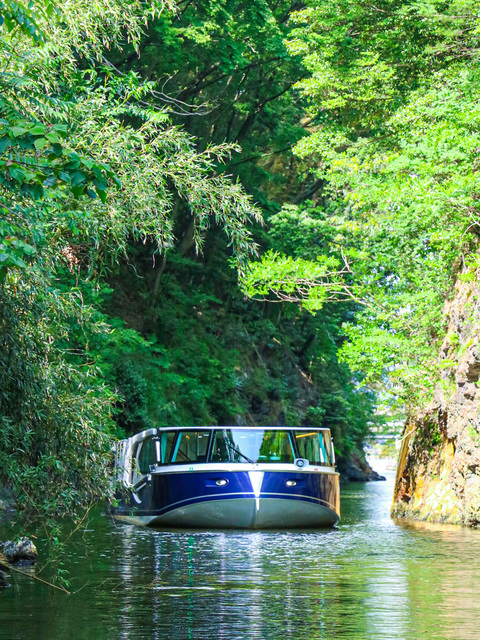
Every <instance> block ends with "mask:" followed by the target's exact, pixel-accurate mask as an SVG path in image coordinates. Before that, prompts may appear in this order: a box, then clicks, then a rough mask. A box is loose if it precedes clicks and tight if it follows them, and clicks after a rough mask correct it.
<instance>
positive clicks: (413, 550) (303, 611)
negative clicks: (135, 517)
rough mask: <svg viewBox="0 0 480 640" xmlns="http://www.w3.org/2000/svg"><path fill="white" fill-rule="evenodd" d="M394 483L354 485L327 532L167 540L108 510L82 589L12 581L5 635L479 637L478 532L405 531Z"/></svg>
mask: <svg viewBox="0 0 480 640" xmlns="http://www.w3.org/2000/svg"><path fill="white" fill-rule="evenodd" d="M392 483H393V478H392V477H391V475H390V477H389V479H388V481H387V482H377V483H369V484H365V485H362V484H352V485H349V486H348V487H344V488H343V491H342V521H341V524H340V525H339V526H338V528H336V529H334V530H332V531H324V532H322V531H320V532H318V531H299V532H238V531H232V532H215V531H207V532H202V531H174V532H173V531H169V532H162V531H153V530H149V529H142V528H139V527H135V526H131V525H123V524H120V525H119V524H115V523H114V522H112V521H111V520H109V519H108V518H107V517H105V516H103V515H101V514H100V513H98V515H97V516H95V517H94V519H93V520H92V521H91V522H90V524H89V527H88V530H87V531H85V532H84V533H83V535H82V537H81V538H80V539H79V540H77V543H76V544H75V545H72V547H71V549H70V550H69V562H70V566H69V569H70V571H71V578H72V590H73V591H75V590H76V589H78V591H77V592H76V593H73V594H72V595H71V596H65V595H63V594H61V593H59V592H55V591H52V590H50V589H49V588H47V587H44V586H42V585H40V584H38V583H35V582H34V581H32V580H29V579H27V578H18V577H16V578H15V580H14V581H13V582H14V584H13V585H12V587H10V588H9V589H6V590H4V591H3V592H2V593H0V638H1V640H34V639H35V640H65V639H66V638H68V639H69V640H83V639H85V640H87V639H88V640H92V639H95V640H113V639H115V640H117V639H118V640H124V639H125V640H126V639H128V640H143V639H147V638H148V639H149V640H160V639H161V640H167V639H168V640H189V639H194V640H197V639H198V640H204V639H205V640H207V639H208V640H214V639H225V640H234V639H235V640H236V639H238V640H250V639H257V638H258V639H262V640H270V639H272V640H273V639H275V640H277V639H278V640H281V639H284V638H295V639H296V640H307V639H308V640H310V639H311V638H321V639H325V640H333V639H334V638H344V639H347V638H348V639H349V640H350V639H352V640H353V639H355V640H363V639H365V640H380V639H382V640H383V639H385V640H393V639H401V640H420V639H422V640H447V639H448V640H450V639H452V640H454V639H455V640H468V639H470V638H471V639H472V640H473V639H474V640H478V638H479V637H480V631H479V624H480V623H479V620H480V531H473V530H468V529H461V528H454V527H433V526H430V527H428V526H419V525H417V526H399V525H396V524H395V523H394V522H392V521H391V520H390V518H389V508H390V502H391V494H392ZM2 533H3V532H0V534H2ZM0 537H1V535H0Z"/></svg>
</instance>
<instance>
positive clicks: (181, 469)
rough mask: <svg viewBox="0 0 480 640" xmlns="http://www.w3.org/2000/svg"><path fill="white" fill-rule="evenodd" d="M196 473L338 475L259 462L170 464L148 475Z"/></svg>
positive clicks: (310, 467) (330, 469)
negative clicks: (251, 472) (245, 472)
mask: <svg viewBox="0 0 480 640" xmlns="http://www.w3.org/2000/svg"><path fill="white" fill-rule="evenodd" d="M197 471H203V472H213V473H222V472H225V473H229V472H230V473H234V472H242V471H271V472H281V473H313V474H321V473H323V474H330V475H334V476H338V475H340V474H339V473H338V471H335V468H334V467H327V466H321V465H313V464H312V465H308V467H297V466H296V465H295V464H293V463H292V464H288V463H285V464H278V463H270V464H268V463H265V462H259V463H257V464H255V463H254V464H250V463H248V462H236V463H234V464H227V463H223V462H209V463H201V464H190V465H189V464H170V465H164V466H163V465H162V466H159V467H155V469H154V470H153V471H150V475H152V476H154V475H162V474H167V473H185V474H187V475H189V474H191V473H195V472H197Z"/></svg>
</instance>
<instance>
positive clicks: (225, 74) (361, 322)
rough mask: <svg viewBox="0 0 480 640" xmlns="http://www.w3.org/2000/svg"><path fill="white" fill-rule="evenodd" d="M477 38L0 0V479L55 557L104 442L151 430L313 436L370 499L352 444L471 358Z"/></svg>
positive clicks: (160, 5) (420, 23)
mask: <svg viewBox="0 0 480 640" xmlns="http://www.w3.org/2000/svg"><path fill="white" fill-rule="evenodd" d="M479 34H480V18H479V17H478V16H477V14H476V13H475V12H474V10H473V8H472V6H471V5H469V4H468V3H467V2H464V1H463V0H457V1H456V2H447V3H442V4H441V5H440V4H439V3H436V2H434V3H433V4H431V5H428V7H427V6H425V5H424V4H422V3H420V2H416V1H415V0H409V1H408V2H400V3H398V2H395V3H394V2H392V0H383V1H382V2H381V3H380V4H379V5H378V6H377V5H375V6H373V5H370V4H368V3H365V2H362V1H359V2H356V3H354V4H353V5H352V3H351V2H347V1H346V0H345V1H343V0H342V1H341V2H336V3H331V2H325V3H323V4H322V5H318V3H313V2H309V1H307V2H305V3H304V5H302V8H301V9H300V10H298V7H297V5H296V4H295V3H291V2H287V1H283V0H281V1H280V2H270V0H267V1H266V2H264V1H263V0H262V2H260V1H258V2H257V1H256V0H254V1H252V2H249V3H247V4H245V3H242V2H240V1H239V0H225V2H221V3H213V4H212V3H203V2H198V3H184V2H178V3H176V4H175V3H173V2H164V1H161V0H159V1H157V0H152V1H151V2H148V3H144V2H140V1H137V0H133V1H131V2H129V3H128V4H127V3H125V2H124V0H105V2H102V3H101V5H91V4H89V3H87V2H85V0H74V2H72V3H69V4H67V5H61V4H60V3H57V2H56V0H45V2H40V3H36V4H34V5H31V4H29V3H27V2H25V1H24V0H18V1H17V0H1V1H0V58H1V62H2V68H3V69H4V71H3V72H2V75H1V77H0V85H1V86H0V94H1V96H0V210H1V214H2V215H1V218H0V340H1V344H2V348H1V350H0V485H3V486H5V487H7V488H8V490H9V491H11V492H12V494H14V495H16V496H17V509H18V514H19V516H20V517H21V518H23V519H24V521H25V522H37V523H43V524H42V526H43V527H44V530H45V531H46V532H48V533H47V534H46V535H47V537H50V539H51V540H52V541H53V540H59V539H60V538H61V534H60V529H61V527H62V525H61V523H60V521H59V514H62V516H63V517H65V518H71V519H72V521H73V522H75V521H78V519H79V518H81V517H82V514H84V513H85V511H87V510H88V508H89V507H90V505H91V504H93V503H95V502H96V501H98V500H100V499H104V498H106V499H109V498H111V497H112V495H113V492H114V488H113V485H112V483H111V478H110V475H111V473H110V472H111V464H112V460H111V450H112V442H113V440H115V439H117V438H122V437H125V436H129V435H131V434H132V433H135V432H138V431H140V430H143V429H147V428H150V427H152V426H156V425H158V426H163V425H168V424H176V425H178V424H195V425H202V424H245V425H252V426H254V425H262V424H264V425H284V424H298V425H312V426H324V427H328V428H329V429H330V430H331V432H332V435H333V439H334V442H335V447H336V453H337V460H338V464H339V469H340V471H343V472H344V475H345V474H348V473H349V469H350V477H351V478H353V477H354V476H355V475H357V476H358V477H360V475H361V473H363V474H364V475H365V476H366V477H368V476H370V478H372V477H373V475H372V473H371V470H369V469H368V468H367V467H365V461H364V457H363V454H362V453H361V452H362V451H363V444H364V442H365V441H366V439H367V437H368V435H369V434H370V433H372V432H375V433H376V434H379V433H382V432H391V431H392V428H397V430H398V423H399V418H398V416H400V415H404V414H405V412H406V413H407V415H408V420H412V419H414V416H415V415H418V414H419V412H420V413H421V412H422V410H423V409H424V408H425V407H426V406H429V403H431V401H432V398H434V395H435V394H436V393H437V392H436V390H438V389H439V388H440V387H442V389H444V392H445V394H446V396H445V397H447V396H448V393H449V391H448V389H449V388H451V387H452V386H453V383H454V378H455V358H456V357H457V355H458V357H459V358H460V359H461V354H460V353H458V354H457V353H456V351H455V350H456V349H457V347H458V348H460V347H459V345H461V344H462V339H463V338H462V336H463V333H462V331H461V330H459V331H456V330H455V331H453V333H452V331H451V330H450V329H449V326H448V325H449V321H448V318H447V316H446V315H445V313H444V311H443V310H444V306H445V301H448V300H449V299H450V298H451V297H452V293H453V291H454V283H455V282H456V280H457V279H460V280H461V279H462V278H463V279H470V280H473V281H476V280H477V277H478V268H479V263H478V236H479V232H478V230H479V229H480V226H479V225H480V222H479V220H480V218H479V211H478V193H479V192H480V184H479V180H480V178H479V173H478V171H477V167H478V149H479V148H480V137H479V136H480V134H479V133H478V131H479V127H478V124H479V122H478V120H479V118H480V111H479V109H478V104H479V99H480V95H479V89H478V87H479V86H480V83H479V82H478V80H479V77H478V74H479V72H478V68H477V67H478V64H477V62H478V45H479V42H478V40H479V38H480V36H479ZM472 291H473V289H472ZM475 300H476V293H475V292H474V293H473V294H472V297H471V300H470V301H468V302H467V306H468V305H470V304H471V305H474V304H476V303H475ZM467 315H468V314H467ZM469 317H471V318H472V319H473V320H474V321H475V322H477V320H478V319H477V318H476V316H475V315H474V314H473V315H470V316H469ZM473 320H472V321H473ZM464 333H465V332H464ZM450 334H451V335H450ZM472 335H476V334H475V333H474V332H473V333H472ZM445 336H447V338H448V340H447V338H446V337H445ZM444 339H445V340H447V342H448V344H449V345H450V346H449V347H448V349H447V351H448V357H443V356H442V357H441V358H439V357H438V354H439V353H441V349H442V343H443V342H444ZM464 346H465V348H466V349H469V348H470V347H471V345H468V344H466V343H465V345H464ZM454 352H455V353H454ZM446 402H447V403H448V401H447V400H446ZM391 425H397V427H392V426H391ZM461 428H462V429H463V427H461ZM467 428H472V429H473V430H474V432H475V433H473V435H472V437H471V441H472V442H473V443H474V444H473V446H474V447H475V450H477V449H478V445H477V435H478V432H479V431H480V429H479V425H478V420H477V419H476V418H475V420H474V423H473V425H471V424H469V425H465V429H467ZM440 431H441V430H440ZM422 434H423V435H422V438H423V439H422V440H421V442H420V441H419V442H417V445H418V446H417V448H416V451H417V453H416V454H415V455H417V454H418V456H422V455H426V454H425V452H428V451H429V450H430V449H432V448H435V446H436V445H437V444H438V442H437V440H438V438H439V437H443V435H440V436H439V435H438V429H436V428H432V429H431V430H428V429H425V430H423V431H422ZM446 437H449V436H448V434H447V436H446ZM354 467H355V468H356V470H355V468H354ZM413 467H415V464H413V465H412V468H413ZM358 469H360V471H358ZM472 473H473V476H474V481H472V482H473V484H475V483H476V481H477V480H476V479H477V478H478V477H480V476H479V473H478V466H477V465H476V463H475V465H474V469H473V471H472ZM468 482H470V480H468ZM459 486H460V485H459ZM472 486H473V485H472ZM475 486H476V485H475ZM407 494H408V490H407V491H406V493H405V492H404V494H403V495H407ZM402 499H403V498H402ZM0 500H3V498H2V497H1V496H0ZM468 508H470V507H468Z"/></svg>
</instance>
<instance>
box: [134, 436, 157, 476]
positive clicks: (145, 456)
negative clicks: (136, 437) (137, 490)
mask: <svg viewBox="0 0 480 640" xmlns="http://www.w3.org/2000/svg"><path fill="white" fill-rule="evenodd" d="M156 442H157V441H156V439H155V440H154V439H153V438H146V440H144V441H143V442H142V443H141V444H140V450H139V451H138V452H137V467H138V470H139V472H140V473H150V471H151V469H150V466H155V465H157V464H158V457H157V453H158V447H157V443H156Z"/></svg>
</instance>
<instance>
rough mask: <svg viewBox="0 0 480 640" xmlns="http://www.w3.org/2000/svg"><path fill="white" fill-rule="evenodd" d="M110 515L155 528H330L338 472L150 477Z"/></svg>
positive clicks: (335, 512) (336, 515)
mask: <svg viewBox="0 0 480 640" xmlns="http://www.w3.org/2000/svg"><path fill="white" fill-rule="evenodd" d="M113 515H114V516H115V517H117V518H120V519H122V520H126V521H129V522H135V523H141V524H145V525H148V526H157V527H188V528H221V529H232V528H233V529H279V528H304V527H331V526H333V525H334V524H336V522H338V520H339V489H338V474H336V473H334V472H332V473H328V472H322V473H317V472H312V473H309V472H305V471H301V472H300V471H298V472H295V471H292V472H291V473H290V472H279V471H257V470H255V471H224V470H223V471H222V470H221V469H219V470H218V472H217V471H213V472H212V471H205V472H200V471H197V470H195V471H194V472H192V471H191V472H188V471H184V472H183V471H182V472H172V473H168V472H167V473H165V472H162V473H158V474H151V475H149V476H147V477H146V479H145V482H144V484H141V485H140V486H138V487H137V488H136V491H134V492H132V494H131V496H130V499H129V500H123V501H121V502H120V504H119V506H118V507H116V508H115V509H114V510H113Z"/></svg>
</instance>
